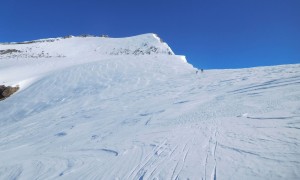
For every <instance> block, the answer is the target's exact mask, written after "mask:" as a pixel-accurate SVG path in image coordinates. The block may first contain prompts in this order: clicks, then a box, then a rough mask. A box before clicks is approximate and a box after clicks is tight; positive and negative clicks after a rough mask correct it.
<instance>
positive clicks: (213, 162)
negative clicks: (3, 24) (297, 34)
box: [0, 34, 300, 179]
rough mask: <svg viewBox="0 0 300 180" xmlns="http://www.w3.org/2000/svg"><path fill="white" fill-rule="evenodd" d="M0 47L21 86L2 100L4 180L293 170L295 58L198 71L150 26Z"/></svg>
mask: <svg viewBox="0 0 300 180" xmlns="http://www.w3.org/2000/svg"><path fill="white" fill-rule="evenodd" d="M145 44H147V45H146V46H145ZM7 49H15V50H17V51H14V52H11V53H4V52H8V51H7ZM1 50H2V51H1ZM0 52H2V54H1V53H0V82H1V84H5V85H17V84H19V85H20V88H21V90H20V91H19V92H17V93H16V94H14V95H13V96H11V97H9V98H8V99H6V100H4V101H0V179H299V178H300V103H299V102H300V86H299V85H300V64H295V65H282V66H273V67H259V68H249V69H237V70H207V71H205V72H203V73H201V72H198V73H196V71H197V69H195V68H193V67H192V65H190V64H188V63H187V62H186V61H185V58H184V57H183V56H177V55H175V54H174V53H173V52H172V50H171V49H170V48H169V46H168V45H167V44H165V43H163V42H161V41H160V39H159V38H158V37H157V36H156V35H154V34H145V35H140V36H135V37H130V38H100V37H86V38H83V37H71V38H67V39H64V38H56V39H48V40H47V39H46V40H39V41H35V42H31V43H7V44H1V45H0Z"/></svg>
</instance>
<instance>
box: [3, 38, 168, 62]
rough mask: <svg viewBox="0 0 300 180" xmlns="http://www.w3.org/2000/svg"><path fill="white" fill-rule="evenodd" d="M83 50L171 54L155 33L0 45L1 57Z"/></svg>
mask: <svg viewBox="0 0 300 180" xmlns="http://www.w3.org/2000/svg"><path fill="white" fill-rule="evenodd" d="M82 53H85V54H91V53H94V54H97V55H150V54H166V55H174V53H173V51H172V50H171V48H170V47H169V46H168V45H167V44H166V43H164V42H162V41H161V39H160V38H159V37H158V36H157V35H156V34H144V35H139V36H133V37H129V38H107V37H94V36H87V37H82V36H78V37H75V36H69V37H68V38H50V39H42V40H35V41H27V42H20V43H2V44H0V59H4V58H6V59H7V58H42V57H46V58H50V57H74V56H78V55H80V54H82Z"/></svg>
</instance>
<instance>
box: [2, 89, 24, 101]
mask: <svg viewBox="0 0 300 180" xmlns="http://www.w3.org/2000/svg"><path fill="white" fill-rule="evenodd" d="M19 89H20V88H19V86H16V87H12V86H5V85H0V101H1V100H4V99H5V98H8V97H9V96H11V95H12V94H13V93H15V92H17V91H18V90H19Z"/></svg>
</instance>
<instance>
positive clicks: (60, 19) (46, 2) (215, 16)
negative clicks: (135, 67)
mask: <svg viewBox="0 0 300 180" xmlns="http://www.w3.org/2000/svg"><path fill="white" fill-rule="evenodd" d="M0 20H1V21H0V42H10V41H24V40H33V39H39V38H47V37H58V36H64V35H69V34H72V35H79V34H94V35H100V34H108V35H109V36H111V37H125V36H131V35H137V34H143V33H149V32H153V33H157V34H158V35H159V36H160V37H161V38H162V39H163V40H164V41H166V42H167V43H168V44H169V45H170V46H171V48H172V49H173V50H174V52H175V53H176V54H184V55H186V56H187V59H188V61H189V62H190V63H191V64H193V65H194V66H196V67H198V68H205V69H211V68H242V67H253V66H263V65H277V64H290V63H300V0H151V1H149V0H148V1H145V0H0Z"/></svg>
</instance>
